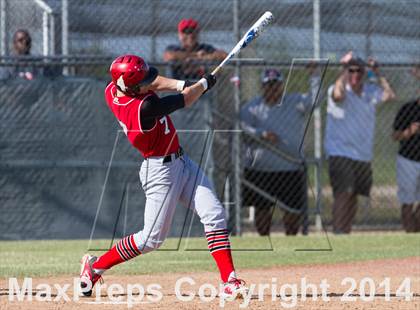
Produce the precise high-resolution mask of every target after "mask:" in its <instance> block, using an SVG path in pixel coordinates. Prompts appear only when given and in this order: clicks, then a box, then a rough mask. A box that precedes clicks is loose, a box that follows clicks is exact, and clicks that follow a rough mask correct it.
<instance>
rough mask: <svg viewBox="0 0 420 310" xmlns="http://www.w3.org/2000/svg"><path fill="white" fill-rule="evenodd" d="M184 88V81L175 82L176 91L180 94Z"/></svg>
mask: <svg viewBox="0 0 420 310" xmlns="http://www.w3.org/2000/svg"><path fill="white" fill-rule="evenodd" d="M184 86H185V81H178V82H176V91H178V92H182V90H183V89H184Z"/></svg>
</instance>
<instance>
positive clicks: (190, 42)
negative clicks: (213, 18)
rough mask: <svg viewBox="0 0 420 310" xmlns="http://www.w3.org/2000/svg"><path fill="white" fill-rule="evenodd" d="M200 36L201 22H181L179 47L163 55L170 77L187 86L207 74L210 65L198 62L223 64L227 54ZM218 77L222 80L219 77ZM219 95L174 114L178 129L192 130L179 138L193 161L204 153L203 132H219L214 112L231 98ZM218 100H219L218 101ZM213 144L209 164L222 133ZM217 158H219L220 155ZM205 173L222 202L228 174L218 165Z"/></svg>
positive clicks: (208, 96)
mask: <svg viewBox="0 0 420 310" xmlns="http://www.w3.org/2000/svg"><path fill="white" fill-rule="evenodd" d="M199 33H200V26H199V24H198V21H196V20H194V19H182V20H181V21H180V22H179V23H178V39H179V44H174V45H169V46H168V47H167V48H166V50H165V53H164V55H163V59H164V60H165V61H166V62H168V63H169V68H170V71H171V72H170V75H171V77H173V78H175V79H179V80H186V81H188V83H187V84H186V85H187V86H188V85H189V83H190V82H193V81H197V80H198V79H200V78H201V77H202V76H203V74H205V73H208V66H206V65H205V64H204V63H201V64H200V63H199V62H205V61H221V60H222V59H224V58H225V56H226V55H227V54H226V53H225V52H224V51H222V50H220V49H216V48H215V47H213V46H212V45H209V44H205V43H200V42H199ZM218 78H220V76H219V77H218ZM225 87H227V86H225ZM216 90H217V86H216ZM217 95H218V94H215V93H214V92H213V93H206V94H205V95H204V96H202V97H201V98H200V102H199V104H197V105H195V106H194V107H192V109H188V111H183V113H180V112H179V111H175V112H174V113H173V114H172V120H173V122H174V123H175V124H176V126H177V127H178V128H180V129H186V130H189V131H188V132H186V133H184V134H182V135H181V136H180V138H181V141H182V143H183V145H184V147H185V149H187V150H190V149H191V150H192V149H196V150H197V152H196V153H190V155H191V156H192V157H193V158H197V160H198V158H199V156H201V150H200V151H199V150H198V148H197V145H203V141H204V137H205V133H204V132H203V131H202V130H211V129H219V128H214V127H215V125H216V126H217V124H215V119H216V118H215V117H212V112H214V110H215V109H217V107H219V106H221V105H223V104H224V102H226V98H227V99H228V97H227V96H225V97H224V98H223V99H222V100H220V98H218V96H217ZM216 100H219V101H218V102H216ZM230 104H231V102H230ZM212 142H213V146H214V147H212V154H211V156H210V160H209V162H210V163H213V162H214V161H213V160H212V157H213V154H214V153H215V152H217V151H219V150H220V147H219V146H220V145H222V144H223V143H224V141H223V137H222V136H221V135H220V134H216V135H214V139H213V140H212ZM228 152H229V150H225V153H228ZM222 155H223V154H222ZM227 156H228V155H227ZM214 157H218V158H219V159H220V153H219V154H218V155H217V156H214ZM224 158H225V157H222V159H221V161H223V159H224ZM206 170H207V171H206V172H207V173H208V175H209V176H210V179H211V180H212V181H213V183H214V184H215V188H216V189H217V194H218V195H219V198H220V199H221V200H222V196H221V192H222V191H221V190H220V188H223V185H222V184H220V183H222V182H224V181H225V179H224V178H223V176H224V175H225V174H226V173H223V172H222V171H220V169H219V167H218V165H217V164H209V165H208V166H206Z"/></svg>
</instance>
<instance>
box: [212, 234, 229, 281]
mask: <svg viewBox="0 0 420 310" xmlns="http://www.w3.org/2000/svg"><path fill="white" fill-rule="evenodd" d="M206 238H207V243H208V247H209V250H210V253H211V255H212V256H213V258H214V260H215V261H216V264H217V267H218V268H219V271H220V276H221V278H222V281H223V282H227V281H228V280H229V275H230V274H231V273H232V272H234V271H235V268H234V266H233V260H232V254H231V252H230V242H229V233H228V231H227V229H218V230H214V231H208V232H206Z"/></svg>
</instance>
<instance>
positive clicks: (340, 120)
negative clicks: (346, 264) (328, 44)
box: [324, 52, 395, 234]
mask: <svg viewBox="0 0 420 310" xmlns="http://www.w3.org/2000/svg"><path fill="white" fill-rule="evenodd" d="M341 63H342V64H343V69H342V71H341V73H340V75H339V77H338V79H337V80H336V82H335V83H334V84H333V85H331V86H330V88H329V89H328V108H327V125H326V130H325V141H324V143H325V150H326V155H327V156H328V164H329V176H330V181H331V186H332V190H333V198H334V202H333V205H332V218H333V219H332V222H333V231H334V233H337V234H342V233H344V234H348V233H350V232H351V228H352V223H353V220H354V218H355V216H356V213H357V196H358V195H362V196H365V197H369V194H370V189H371V187H372V168H371V160H372V157H373V140H374V130H375V111H376V107H377V105H378V104H379V103H381V102H386V101H390V100H392V99H394V98H395V93H394V91H393V89H392V88H391V86H390V85H389V83H388V81H387V80H386V78H385V77H383V76H382V75H381V74H380V71H379V66H378V64H377V63H376V62H375V61H374V60H373V59H369V61H368V63H365V61H363V59H361V58H360V57H356V56H354V55H353V53H352V52H349V53H347V54H346V55H344V57H343V58H342V59H341ZM367 66H369V68H370V69H371V70H372V71H373V72H374V74H375V75H376V77H377V80H378V84H373V83H367V82H365V75H366V74H365V73H366V67H367Z"/></svg>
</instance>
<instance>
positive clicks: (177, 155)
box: [163, 147, 184, 163]
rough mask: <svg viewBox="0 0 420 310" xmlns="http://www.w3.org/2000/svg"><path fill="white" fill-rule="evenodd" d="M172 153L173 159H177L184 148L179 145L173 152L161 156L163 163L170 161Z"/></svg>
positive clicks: (182, 153)
mask: <svg viewBox="0 0 420 310" xmlns="http://www.w3.org/2000/svg"><path fill="white" fill-rule="evenodd" d="M172 155H175V159H177V158H178V157H181V156H182V155H184V150H183V149H182V147H180V148H179V149H178V151H176V152H175V153H172V154H170V155H166V156H165V157H164V158H163V163H170V162H171V161H172Z"/></svg>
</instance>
